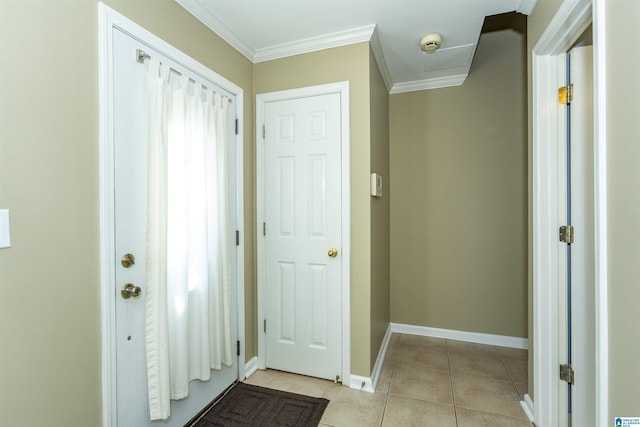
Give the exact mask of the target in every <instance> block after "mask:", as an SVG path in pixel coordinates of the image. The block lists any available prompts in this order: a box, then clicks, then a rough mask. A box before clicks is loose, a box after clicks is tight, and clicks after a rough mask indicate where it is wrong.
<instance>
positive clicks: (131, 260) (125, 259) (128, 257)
mask: <svg viewBox="0 0 640 427" xmlns="http://www.w3.org/2000/svg"><path fill="white" fill-rule="evenodd" d="M120 263H121V264H122V266H123V267H124V268H130V267H132V266H133V265H135V263H136V257H135V256H133V254H124V255H122V259H121V260H120Z"/></svg>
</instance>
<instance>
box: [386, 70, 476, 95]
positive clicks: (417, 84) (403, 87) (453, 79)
mask: <svg viewBox="0 0 640 427" xmlns="http://www.w3.org/2000/svg"><path fill="white" fill-rule="evenodd" d="M467 76H468V74H461V75H458V76H447V77H437V78H433V79H425V80H417V81H413V82H403V83H396V84H394V85H393V87H392V88H391V90H390V91H389V93H390V94H394V93H405V92H416V91H419V90H427V89H440V88H443V87H452V86H462V84H463V83H464V81H465V80H466V79H467Z"/></svg>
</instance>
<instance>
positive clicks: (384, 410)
mask: <svg viewBox="0 0 640 427" xmlns="http://www.w3.org/2000/svg"><path fill="white" fill-rule="evenodd" d="M401 336H402V334H398V341H399V340H400V337H401ZM392 337H393V334H392ZM399 346H400V344H398V346H397V347H399ZM397 356H398V348H396V349H395V351H394V354H393V361H392V362H391V376H390V377H389V387H388V388H387V393H386V394H387V397H386V398H385V399H384V408H383V409H382V418H381V419H380V427H382V425H383V424H384V416H385V415H386V413H387V405H388V404H389V396H390V395H391V382H392V381H393V372H394V371H395V369H396V357H397Z"/></svg>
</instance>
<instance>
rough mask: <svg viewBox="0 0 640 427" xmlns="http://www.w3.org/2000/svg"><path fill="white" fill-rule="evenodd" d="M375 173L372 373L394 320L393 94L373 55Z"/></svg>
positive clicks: (370, 58) (371, 85)
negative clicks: (378, 179) (379, 189)
mask: <svg viewBox="0 0 640 427" xmlns="http://www.w3.org/2000/svg"><path fill="white" fill-rule="evenodd" d="M369 81H370V87H369V93H370V95H369V97H370V100H371V112H370V114H371V172H376V173H379V174H381V175H382V181H383V197H382V198H376V197H371V343H370V345H371V355H370V369H373V365H374V364H375V362H376V358H377V357H378V351H379V350H380V345H381V344H382V340H383V338H384V334H385V333H386V331H387V328H388V327H389V319H390V307H389V296H390V284H391V277H390V263H389V262H390V258H389V256H390V253H389V251H390V242H389V232H390V228H389V227H390V200H391V194H390V193H391V192H390V191H389V190H390V186H389V183H390V182H391V181H390V176H389V94H388V92H387V88H386V86H385V85H384V81H383V80H382V75H381V74H380V71H379V70H378V65H377V63H376V59H375V57H374V56H373V53H372V52H371V51H370V53H369Z"/></svg>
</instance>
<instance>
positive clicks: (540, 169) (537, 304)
mask: <svg viewBox="0 0 640 427" xmlns="http://www.w3.org/2000/svg"><path fill="white" fill-rule="evenodd" d="M594 1H595V3H594V4H592V0H565V1H564V3H563V4H562V5H561V6H560V8H559V10H558V12H557V13H556V15H555V17H554V18H553V20H552V21H551V22H550V23H549V26H548V27H547V29H546V30H545V32H544V33H543V35H542V37H541V38H540V40H539V41H538V43H537V44H536V46H535V47H534V49H533V52H532V80H533V81H532V84H533V89H532V96H533V99H532V105H533V365H534V368H533V372H534V388H535V395H534V399H535V402H534V403H533V408H532V409H533V416H534V421H535V423H536V425H538V426H540V427H553V426H557V425H558V420H559V400H560V399H561V398H562V397H561V396H559V390H558V371H559V363H560V362H559V360H558V350H559V340H560V339H561V336H560V334H561V332H560V331H559V326H560V325H559V319H558V318H557V316H556V315H555V313H558V308H559V304H560V303H561V302H560V301H559V299H560V298H559V296H558V292H557V289H558V286H559V280H560V278H561V277H564V276H563V274H564V273H565V271H564V268H563V265H562V262H561V261H560V260H561V259H562V254H560V249H559V245H558V228H559V226H560V225H562V224H560V222H559V209H560V204H559V201H560V200H561V198H562V197H563V195H562V194H561V193H562V191H563V190H562V189H563V187H564V184H563V183H562V182H560V180H562V179H563V178H562V177H561V176H560V171H559V168H558V163H559V161H562V160H561V158H562V157H564V155H563V154H562V153H561V152H560V151H561V150H559V149H558V148H559V146H560V145H563V144H560V143H561V142H562V140H561V138H565V135H564V133H563V130H564V126H565V124H564V122H563V119H562V115H561V114H559V104H558V102H557V98H556V94H557V89H558V88H559V87H560V86H563V85H564V84H565V78H564V76H563V75H559V73H558V70H560V69H562V64H561V61H564V55H563V54H564V52H566V51H567V50H568V49H569V48H570V47H571V45H572V43H573V42H574V41H575V40H576V39H577V38H578V36H579V35H580V34H581V33H582V32H583V31H584V29H585V28H586V27H587V26H588V24H589V23H592V24H593V34H594V85H595V87H594V106H595V109H594V123H595V129H594V150H595V153H594V159H595V165H594V179H595V182H594V189H595V190H594V191H595V194H594V201H595V202H594V226H595V250H596V253H595V271H596V280H595V287H596V295H595V297H596V298H595V301H596V313H595V321H596V326H595V328H596V330H595V334H596V349H595V350H596V373H595V375H596V390H595V394H596V420H595V425H607V423H608V382H607V381H608V379H607V377H608V374H607V370H608V353H607V352H608V349H607V346H608V342H607V341H608V338H607V335H608V319H607V247H606V244H607V224H606V220H607V218H606V146H605V142H606V140H605V124H606V120H605V119H606V109H605V108H604V100H606V97H605V79H604V77H605V76H604V72H605V69H606V68H605V50H604V49H605V44H604V38H605V34H604V13H603V12H604V1H605V0H594ZM565 399H566V398H565ZM525 402H528V404H529V405H531V399H530V398H529V396H528V395H527V396H525Z"/></svg>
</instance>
